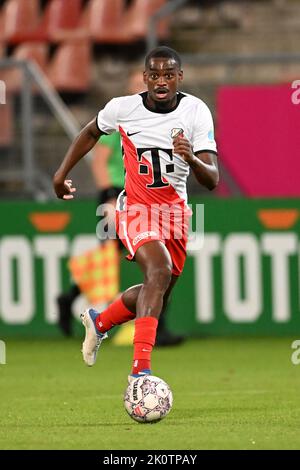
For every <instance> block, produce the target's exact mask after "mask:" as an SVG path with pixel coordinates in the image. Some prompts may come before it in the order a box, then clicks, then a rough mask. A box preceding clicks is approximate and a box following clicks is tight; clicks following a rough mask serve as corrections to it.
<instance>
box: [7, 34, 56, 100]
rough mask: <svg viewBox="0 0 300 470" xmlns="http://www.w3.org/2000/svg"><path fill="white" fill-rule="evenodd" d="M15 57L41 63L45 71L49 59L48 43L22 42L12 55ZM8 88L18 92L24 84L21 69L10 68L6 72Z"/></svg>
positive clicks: (40, 65)
mask: <svg viewBox="0 0 300 470" xmlns="http://www.w3.org/2000/svg"><path fill="white" fill-rule="evenodd" d="M12 58H13V59H18V60H31V61H33V62H35V63H36V64H38V65H39V67H40V68H41V69H42V70H43V71H44V72H45V71H46V68H47V60H48V45H47V44H46V43H23V44H20V45H19V46H18V47H17V48H16V49H15V50H14V53H13V55H12ZM5 75H6V83H7V87H8V90H9V91H10V92H11V93H17V92H19V91H20V89H21V86H22V74H21V71H20V69H10V70H7V71H6V72H5Z"/></svg>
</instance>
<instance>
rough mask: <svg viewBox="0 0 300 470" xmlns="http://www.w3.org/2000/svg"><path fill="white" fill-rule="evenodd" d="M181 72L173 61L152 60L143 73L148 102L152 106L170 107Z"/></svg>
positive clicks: (172, 103) (164, 59) (174, 98)
mask: <svg viewBox="0 0 300 470" xmlns="http://www.w3.org/2000/svg"><path fill="white" fill-rule="evenodd" d="M182 79H183V72H182V70H180V69H179V67H178V65H177V63H176V62H175V60H174V59H167V58H159V57H157V58H153V59H151V60H150V62H149V65H148V67H147V68H146V70H145V72H144V83H145V85H147V88H148V102H149V104H150V105H153V106H163V107H172V106H173V105H174V104H175V102H176V92H177V91H178V87H179V84H180V82H181V81H182Z"/></svg>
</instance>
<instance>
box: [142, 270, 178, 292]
mask: <svg viewBox="0 0 300 470" xmlns="http://www.w3.org/2000/svg"><path fill="white" fill-rule="evenodd" d="M171 278H172V267H171V266H169V265H166V266H162V267H155V268H149V270H148V271H147V273H146V276H145V282H146V284H151V286H153V288H158V289H160V290H163V291H166V290H167V288H168V287H169V284H170V282H171Z"/></svg>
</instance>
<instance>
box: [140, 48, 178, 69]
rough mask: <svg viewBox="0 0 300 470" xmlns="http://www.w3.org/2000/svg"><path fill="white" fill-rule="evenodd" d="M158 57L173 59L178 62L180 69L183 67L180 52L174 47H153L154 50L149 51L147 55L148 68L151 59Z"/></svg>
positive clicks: (146, 63) (146, 64) (146, 65)
mask: <svg viewBox="0 0 300 470" xmlns="http://www.w3.org/2000/svg"><path fill="white" fill-rule="evenodd" d="M156 57H159V58H160V57H163V58H166V59H173V60H175V62H176V63H177V65H178V67H179V69H181V59H180V57H179V55H178V53H177V52H176V51H175V50H174V49H171V47H167V46H159V47H156V48H155V49H152V51H150V52H148V54H147V55H146V57H145V67H146V68H147V67H148V66H149V62H150V60H151V59H154V58H156Z"/></svg>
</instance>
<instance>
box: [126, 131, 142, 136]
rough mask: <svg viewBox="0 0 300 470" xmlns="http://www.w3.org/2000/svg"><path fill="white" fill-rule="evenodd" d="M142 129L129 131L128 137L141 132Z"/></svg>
mask: <svg viewBox="0 0 300 470" xmlns="http://www.w3.org/2000/svg"><path fill="white" fill-rule="evenodd" d="M140 132H142V131H137V132H127V135H128V137H131V136H132V135H135V134H139V133H140Z"/></svg>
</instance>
